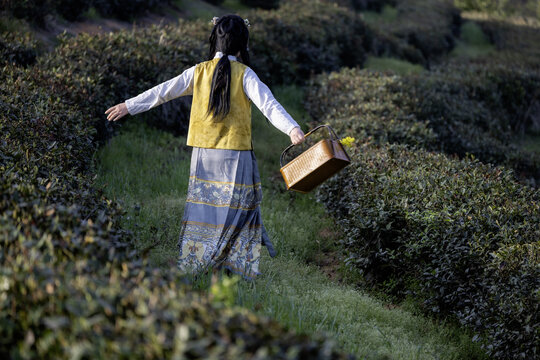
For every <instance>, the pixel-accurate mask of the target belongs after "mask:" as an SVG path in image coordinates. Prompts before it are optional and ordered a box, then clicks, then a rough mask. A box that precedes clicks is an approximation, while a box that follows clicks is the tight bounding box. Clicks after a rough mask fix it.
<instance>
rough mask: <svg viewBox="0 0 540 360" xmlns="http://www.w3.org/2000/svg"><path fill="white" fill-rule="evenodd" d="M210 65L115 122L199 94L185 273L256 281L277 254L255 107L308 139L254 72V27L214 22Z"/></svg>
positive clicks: (122, 108)
mask: <svg viewBox="0 0 540 360" xmlns="http://www.w3.org/2000/svg"><path fill="white" fill-rule="evenodd" d="M213 23H214V27H213V29H212V33H211V35H210V39H209V40H210V51H209V60H207V61H204V62H201V63H199V64H197V65H195V66H193V67H191V68H189V69H187V70H185V71H184V72H183V73H182V74H180V75H178V76H177V77H175V78H173V79H170V80H168V81H166V82H164V83H162V84H159V85H157V86H155V87H153V88H151V89H149V90H147V91H145V92H143V93H141V94H139V95H138V96H135V97H133V98H131V99H128V100H126V101H125V102H124V103H121V104H118V105H115V106H113V107H111V108H109V109H108V110H107V111H106V112H105V113H106V114H107V115H108V116H107V119H108V120H109V121H116V120H118V119H120V118H121V117H123V116H125V115H126V114H128V113H129V114H130V115H135V114H138V113H141V112H143V111H147V110H149V109H151V108H153V107H155V106H158V105H160V104H162V103H164V102H166V101H169V100H172V99H174V98H177V97H179V96H183V95H191V94H192V95H193V104H192V107H191V115H190V123H189V129H188V135H187V145H188V146H192V147H193V152H192V156H191V168H190V179H189V186H188V194H187V199H186V206H185V209H184V216H183V220H182V227H181V231H180V236H179V242H178V245H179V248H180V254H179V259H178V267H179V269H180V270H181V271H182V272H193V273H200V272H201V271H204V270H206V269H207V268H208V267H212V268H214V269H220V268H225V269H228V270H230V271H232V272H234V273H237V274H240V275H242V276H243V277H244V278H245V279H254V278H255V277H256V276H257V275H259V274H260V272H259V271H258V267H259V259H260V249H261V246H262V245H265V246H266V247H267V249H268V251H269V253H270V255H271V256H275V250H274V248H273V246H272V243H271V241H270V239H269V238H268V235H267V233H266V230H265V228H264V225H263V223H262V218H261V213H260V202H261V200H262V187H261V182H260V177H259V170H258V167H257V161H256V159H255V155H254V153H253V146H252V141H251V103H250V101H252V102H253V103H254V104H255V105H256V106H257V107H258V108H259V109H260V110H261V112H262V113H263V114H264V115H265V116H266V117H267V118H268V119H269V120H270V122H271V123H272V124H273V125H274V126H275V127H276V128H278V129H279V130H281V131H282V132H284V133H285V134H287V135H289V136H290V139H291V142H292V143H293V144H299V143H301V142H303V141H304V133H303V132H302V130H301V129H300V127H299V126H298V124H297V123H296V121H294V120H293V119H292V117H291V116H290V115H289V114H288V113H287V112H286V111H285V109H284V108H283V107H282V106H281V105H280V104H279V103H278V102H277V101H276V99H275V98H274V96H273V94H272V92H271V91H270V89H268V87H267V86H266V85H265V84H264V83H262V82H261V81H260V79H259V78H258V76H257V75H256V74H255V72H254V71H253V70H252V69H250V68H249V53H248V41H249V30H248V26H249V22H247V20H243V19H242V18H241V17H239V16H236V15H227V16H223V17H221V18H214V20H213Z"/></svg>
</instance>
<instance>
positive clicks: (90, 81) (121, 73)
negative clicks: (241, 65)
mask: <svg viewBox="0 0 540 360" xmlns="http://www.w3.org/2000/svg"><path fill="white" fill-rule="evenodd" d="M206 27H207V26H206V24H203V23H202V22H186V21H180V22H179V24H178V25H177V26H171V25H165V26H152V27H149V28H143V29H138V30H136V31H124V32H115V33H110V34H101V35H95V36H93V35H88V34H82V35H80V36H77V37H75V38H68V37H63V38H61V39H60V40H61V43H60V45H59V46H57V47H56V48H55V51H54V53H52V54H50V55H47V56H45V57H43V58H41V59H40V61H39V66H41V67H43V68H47V69H51V71H52V72H54V73H56V74H57V75H56V76H57V78H58V80H59V81H60V82H62V83H64V84H65V86H66V87H67V88H69V89H75V90H76V91H73V90H71V91H66V92H65V93H64V96H66V97H67V98H68V99H70V100H71V101H72V102H73V103H78V104H83V106H84V107H85V110H86V111H87V112H88V113H89V115H90V116H91V119H92V122H93V124H94V126H95V127H96V129H97V130H98V133H97V135H96V136H97V139H98V140H100V141H102V140H104V139H106V138H108V137H110V136H111V134H112V133H113V131H114V127H113V126H117V125H118V124H110V123H109V122H108V121H107V120H106V118H105V116H103V113H104V111H105V110H106V109H107V108H108V107H109V106H112V105H114V104H117V103H118V102H121V101H124V100H125V99H128V98H130V97H132V96H136V95H137V94H138V93H140V92H142V91H144V90H146V89H148V88H150V87H152V86H155V85H157V84H159V83H161V82H163V81H166V80H168V79H170V78H173V77H174V76H177V75H179V74H180V73H181V72H182V71H183V70H185V69H187V68H188V67H189V66H191V65H194V64H195V63H196V62H198V61H201V59H202V58H203V53H204V52H205V46H204V40H203V39H204V37H205V36H207V33H206ZM66 59H69V61H66ZM189 106H190V105H189V102H188V101H187V100H186V99H177V100H174V101H171V102H169V103H168V104H166V105H165V106H161V107H159V108H157V109H154V110H152V111H150V112H148V113H147V116H146V121H148V123H149V124H152V125H155V126H157V127H160V128H163V129H167V130H170V131H171V132H173V133H174V134H180V133H185V132H186V131H187V124H188V114H189ZM120 123H121V122H120Z"/></svg>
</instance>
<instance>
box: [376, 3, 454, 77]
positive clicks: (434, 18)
mask: <svg viewBox="0 0 540 360" xmlns="http://www.w3.org/2000/svg"><path fill="white" fill-rule="evenodd" d="M395 8H396V10H397V12H398V15H397V18H396V19H395V20H394V21H391V22H371V23H370V24H369V28H370V30H371V31H372V44H371V47H370V49H369V51H370V52H371V53H373V54H374V55H376V56H391V57H397V58H399V59H404V60H407V61H410V62H412V63H416V64H422V65H424V66H426V67H428V68H429V67H431V66H432V65H433V64H435V63H437V61H438V60H439V58H440V57H441V56H443V55H445V54H447V53H449V52H450V51H451V50H452V49H453V48H454V46H455V41H456V38H457V37H458V35H459V27H460V25H461V22H462V20H461V16H460V12H459V10H458V9H457V8H456V7H454V5H453V4H452V2H451V1H450V0H436V1H433V0H396V1H395Z"/></svg>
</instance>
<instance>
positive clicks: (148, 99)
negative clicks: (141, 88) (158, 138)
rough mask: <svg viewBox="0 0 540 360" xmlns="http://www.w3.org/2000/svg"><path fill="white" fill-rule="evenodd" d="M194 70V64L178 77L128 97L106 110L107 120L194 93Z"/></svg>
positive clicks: (136, 112) (139, 111)
mask: <svg viewBox="0 0 540 360" xmlns="http://www.w3.org/2000/svg"><path fill="white" fill-rule="evenodd" d="M194 70H195V66H192V67H190V68H189V69H187V70H185V71H184V72H182V73H181V74H180V75H178V76H177V77H174V78H172V79H170V80H167V81H165V82H163V83H161V84H159V85H156V86H154V87H153V88H151V89H148V90H146V91H145V92H143V93H141V94H139V95H137V96H135V97H132V98H130V99H127V100H126V101H125V102H123V103H120V104H116V105H114V106H112V107H110V108H109V109H107V111H105V114H107V120H109V121H116V120H118V119H120V118H122V117H123V116H125V115H127V114H130V115H135V114H139V113H141V112H144V111H147V110H150V109H152V108H154V107H156V106H158V105H161V104H163V103H164V102H167V101H170V100H172V99H175V98H177V97H179V96H184V95H191V94H192V93H193V73H194Z"/></svg>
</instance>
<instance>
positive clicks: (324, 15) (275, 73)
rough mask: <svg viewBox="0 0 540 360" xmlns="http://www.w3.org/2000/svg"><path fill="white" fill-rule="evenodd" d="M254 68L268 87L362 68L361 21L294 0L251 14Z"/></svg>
mask: <svg viewBox="0 0 540 360" xmlns="http://www.w3.org/2000/svg"><path fill="white" fill-rule="evenodd" d="M247 16H248V18H249V19H250V22H251V24H252V25H251V28H250V51H251V54H252V57H251V60H252V65H253V68H254V70H256V71H257V74H258V75H259V76H260V77H261V79H263V80H264V81H267V82H269V83H270V84H279V83H290V82H299V83H305V82H306V81H307V80H308V79H309V77H310V75H311V74H317V73H321V72H324V71H332V70H337V69H339V68H340V67H342V66H356V65H361V64H362V63H363V62H364V60H365V50H364V49H365V48H366V46H367V42H368V39H367V33H366V28H365V25H364V23H363V22H362V21H361V19H360V17H359V16H358V15H357V14H355V13H353V12H350V11H349V10H347V9H345V8H341V7H338V6H336V5H335V4H330V3H327V2H324V1H321V2H312V1H307V0H295V1H290V2H286V3H283V4H282V5H281V7H280V8H279V10H276V11H262V10H257V11H251V12H249V13H247Z"/></svg>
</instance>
